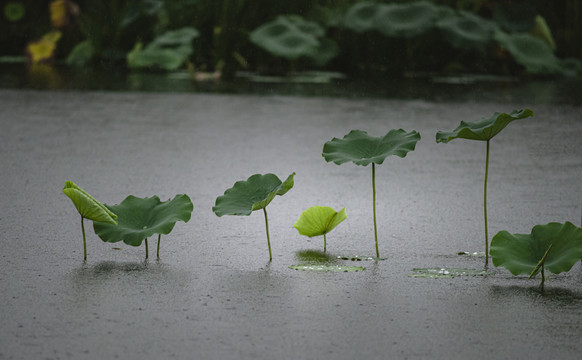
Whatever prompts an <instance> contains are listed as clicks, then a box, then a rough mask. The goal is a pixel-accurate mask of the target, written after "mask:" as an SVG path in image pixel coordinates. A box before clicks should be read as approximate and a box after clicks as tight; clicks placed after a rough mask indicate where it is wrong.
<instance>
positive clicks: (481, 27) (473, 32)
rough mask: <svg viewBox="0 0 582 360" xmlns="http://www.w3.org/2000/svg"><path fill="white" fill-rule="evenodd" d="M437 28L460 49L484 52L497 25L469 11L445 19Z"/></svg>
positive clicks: (438, 23) (439, 22)
mask: <svg viewBox="0 0 582 360" xmlns="http://www.w3.org/2000/svg"><path fill="white" fill-rule="evenodd" d="M436 26H437V27H438V28H439V29H440V30H441V32H442V34H443V36H444V38H445V39H446V40H447V41H448V42H449V43H450V44H451V45H453V46H454V47H456V48H459V49H477V50H484V49H485V47H486V46H487V45H488V44H489V43H490V42H491V41H492V39H493V32H494V30H495V29H496V28H497V25H496V24H495V23H494V22H492V21H489V20H486V19H483V18H482V17H480V16H478V15H475V14H472V13H470V12H467V11H459V12H458V13H457V14H456V15H454V16H448V17H444V18H443V19H441V20H440V21H438V22H437V24H436Z"/></svg>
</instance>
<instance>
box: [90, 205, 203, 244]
mask: <svg viewBox="0 0 582 360" xmlns="http://www.w3.org/2000/svg"><path fill="white" fill-rule="evenodd" d="M105 206H107V208H108V209H109V210H110V211H113V212H115V213H116V214H117V216H118V218H117V225H113V224H105V223H99V222H94V223H93V229H94V230H95V233H96V234H97V235H98V236H99V237H100V238H101V240H103V241H104V242H109V243H116V242H119V241H123V242H124V243H126V244H127V245H131V246H140V245H141V243H142V242H143V240H144V239H147V238H148V237H150V236H152V235H154V234H160V235H166V234H169V233H170V232H171V231H172V229H173V228H174V225H176V222H177V221H183V222H188V221H189V220H190V217H191V215H192V210H193V209H194V206H193V204H192V201H191V200H190V198H189V197H188V195H176V196H175V197H174V198H173V199H172V200H168V201H165V202H162V201H160V198H159V197H157V196H152V197H150V198H147V197H146V198H139V197H136V196H133V195H130V196H128V197H127V198H125V200H123V201H122V202H121V203H120V204H119V205H113V206H108V205H105Z"/></svg>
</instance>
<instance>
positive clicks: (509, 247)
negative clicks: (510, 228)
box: [491, 222, 582, 277]
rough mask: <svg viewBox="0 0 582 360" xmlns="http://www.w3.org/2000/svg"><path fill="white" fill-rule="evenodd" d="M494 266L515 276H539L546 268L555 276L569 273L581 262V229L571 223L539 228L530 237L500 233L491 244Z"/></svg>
mask: <svg viewBox="0 0 582 360" xmlns="http://www.w3.org/2000/svg"><path fill="white" fill-rule="evenodd" d="M491 259H492V260H493V265H495V266H503V267H505V268H506V269H507V270H509V271H510V272H511V273H512V274H513V275H519V274H528V275H530V277H531V276H534V275H536V273H537V272H539V271H540V268H541V265H542V264H543V266H544V269H545V270H548V271H550V272H552V273H554V274H559V273H561V272H566V271H569V270H570V269H571V268H572V266H574V264H575V263H576V262H578V261H580V260H582V228H579V227H576V226H574V225H573V224H572V223H570V222H566V223H564V224H560V223H549V224H547V225H536V226H534V227H533V229H532V231H531V234H510V233H509V232H507V231H500V232H499V233H497V235H495V236H494V237H493V239H492V240H491Z"/></svg>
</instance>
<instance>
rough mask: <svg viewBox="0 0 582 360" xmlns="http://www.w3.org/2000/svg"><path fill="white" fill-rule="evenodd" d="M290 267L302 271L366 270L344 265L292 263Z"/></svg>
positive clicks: (360, 267)
mask: <svg viewBox="0 0 582 360" xmlns="http://www.w3.org/2000/svg"><path fill="white" fill-rule="evenodd" d="M289 269H293V270H301V271H317V272H358V271H364V270H366V268H365V267H362V266H342V265H291V266H289Z"/></svg>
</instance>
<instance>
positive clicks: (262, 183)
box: [212, 173, 295, 261]
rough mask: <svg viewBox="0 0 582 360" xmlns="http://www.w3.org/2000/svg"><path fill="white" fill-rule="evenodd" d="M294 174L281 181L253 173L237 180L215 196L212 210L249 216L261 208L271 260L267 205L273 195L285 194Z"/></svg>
mask: <svg viewBox="0 0 582 360" xmlns="http://www.w3.org/2000/svg"><path fill="white" fill-rule="evenodd" d="M294 176H295V173H292V174H291V175H289V176H288V177H287V179H286V180H285V181H281V180H280V179H279V178H278V177H277V175H275V174H265V175H262V174H255V175H252V176H251V177H249V178H248V179H247V180H245V181H237V182H236V183H235V184H234V185H233V187H231V188H230V189H227V190H226V191H225V192H224V195H221V196H219V197H217V198H216V203H215V205H214V206H213V207H212V211H214V213H215V214H216V216H218V217H221V216H223V215H238V216H249V215H250V214H251V213H252V212H253V211H255V210H261V209H262V210H263V214H264V215H265V229H266V232H267V245H268V247H269V261H272V260H273V254H272V252H271V239H270V237H269V219H268V217H267V205H269V204H270V203H271V201H273V199H274V198H275V196H277V195H279V196H282V195H285V194H286V193H287V192H288V191H289V190H291V188H293V185H294V180H293V177H294Z"/></svg>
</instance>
